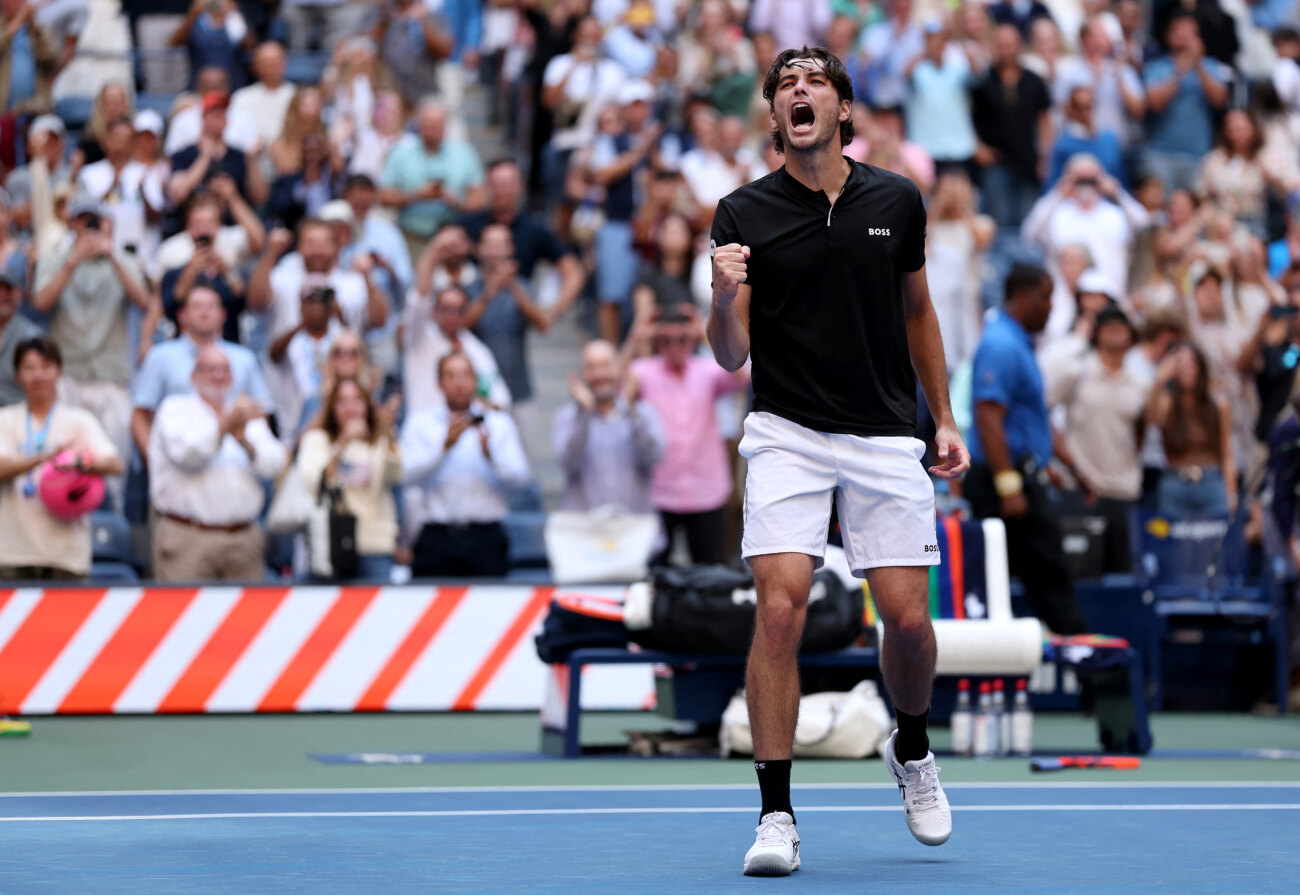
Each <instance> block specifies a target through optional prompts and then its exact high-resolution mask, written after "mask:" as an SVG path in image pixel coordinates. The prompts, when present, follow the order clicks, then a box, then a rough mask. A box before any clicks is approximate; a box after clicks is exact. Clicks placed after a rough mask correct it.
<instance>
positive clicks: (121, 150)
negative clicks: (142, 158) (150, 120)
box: [77, 118, 167, 258]
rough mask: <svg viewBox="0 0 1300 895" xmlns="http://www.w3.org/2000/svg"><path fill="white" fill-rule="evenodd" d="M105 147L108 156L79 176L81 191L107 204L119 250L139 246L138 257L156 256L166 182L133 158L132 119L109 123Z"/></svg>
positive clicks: (133, 126) (164, 202) (88, 167)
mask: <svg viewBox="0 0 1300 895" xmlns="http://www.w3.org/2000/svg"><path fill="white" fill-rule="evenodd" d="M102 145H103V148H104V157H103V158H102V159H100V160H99V161H97V162H92V163H91V164H89V165H86V166H85V167H84V168H82V169H81V173H79V174H78V175H77V192H78V193H79V194H81V195H83V196H88V197H89V198H91V199H94V200H96V201H98V202H103V203H104V208H105V210H106V211H107V213H108V216H109V217H110V218H112V219H113V246H114V248H115V249H116V250H118V251H122V250H123V249H125V248H126V247H127V246H135V252H136V253H137V256H138V257H140V258H150V257H153V255H154V253H155V252H156V251H157V250H158V244H159V243H160V242H161V241H162V235H161V232H160V230H159V228H158V225H159V222H160V221H161V219H162V213H163V210H164V207H165V206H166V201H167V200H166V198H165V197H164V195H163V183H162V181H161V180H159V179H158V177H157V176H150V171H149V169H148V168H147V167H146V166H145V165H143V164H141V163H140V162H137V161H135V160H133V159H132V157H131V156H132V153H133V150H134V148H135V125H133V124H132V123H131V120H130V119H129V118H117V119H114V120H113V121H110V122H108V124H107V125H106V126H105V131H104V140H103V144H102Z"/></svg>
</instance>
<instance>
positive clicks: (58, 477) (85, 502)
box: [39, 451, 104, 522]
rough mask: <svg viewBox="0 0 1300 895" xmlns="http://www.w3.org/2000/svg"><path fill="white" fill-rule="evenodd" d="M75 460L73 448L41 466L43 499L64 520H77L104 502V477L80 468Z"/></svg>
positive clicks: (40, 488) (56, 515) (48, 507)
mask: <svg viewBox="0 0 1300 895" xmlns="http://www.w3.org/2000/svg"><path fill="white" fill-rule="evenodd" d="M76 462H77V455H76V453H75V452H74V451H64V452H63V453H61V454H59V455H58V456H57V457H55V458H54V459H53V460H51V461H50V462H48V463H46V464H45V465H44V466H43V467H42V468H41V473H40V485H39V491H40V495H41V501H42V502H43V503H44V504H45V509H47V510H49V511H50V515H51V516H53V517H54V518H56V519H61V520H63V521H64V522H74V521H76V520H77V519H80V518H81V517H82V516H84V515H86V514H87V513H89V512H91V511H92V510H94V509H96V508H98V507H99V505H100V504H101V503H103V502H104V479H103V477H102V476H97V475H93V474H92V473H89V472H83V471H81V470H79V469H77V468H76V466H75V465H74V464H75V463H76ZM59 467H64V468H59Z"/></svg>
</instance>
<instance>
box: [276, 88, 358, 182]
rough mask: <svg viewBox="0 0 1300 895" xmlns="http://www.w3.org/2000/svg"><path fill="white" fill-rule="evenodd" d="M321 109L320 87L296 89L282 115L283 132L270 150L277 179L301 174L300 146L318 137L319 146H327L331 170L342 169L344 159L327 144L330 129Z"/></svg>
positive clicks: (301, 156)
mask: <svg viewBox="0 0 1300 895" xmlns="http://www.w3.org/2000/svg"><path fill="white" fill-rule="evenodd" d="M324 110H325V99H324V97H323V96H322V95H321V91H320V88H318V87H299V88H298V92H297V93H295V94H294V95H293V99H291V100H290V101H289V109H288V111H286V112H285V114H284V129H283V130H281V131H280V136H279V137H277V138H276V139H275V141H274V142H273V143H271V146H270V150H269V151H270V154H271V163H272V164H273V165H274V166H275V174H276V176H277V177H280V176H284V175H286V174H297V173H300V172H301V171H302V168H303V143H304V141H305V140H306V139H307V138H308V137H319V138H320V140H321V142H322V144H323V145H324V146H327V147H329V165H330V168H331V169H333V170H334V171H342V170H343V168H344V161H343V158H342V156H341V155H339V153H338V150H337V149H336V148H335V147H334V145H333V143H332V142H331V141H330V135H329V130H328V129H327V128H326V127H325V121H324V119H323V118H322V114H323V112H324Z"/></svg>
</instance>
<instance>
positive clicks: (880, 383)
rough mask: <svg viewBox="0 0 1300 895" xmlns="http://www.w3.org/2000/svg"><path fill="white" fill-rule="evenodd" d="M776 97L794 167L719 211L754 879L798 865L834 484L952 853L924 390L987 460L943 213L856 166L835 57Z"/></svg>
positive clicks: (944, 421)
mask: <svg viewBox="0 0 1300 895" xmlns="http://www.w3.org/2000/svg"><path fill="white" fill-rule="evenodd" d="M763 96H764V98H765V99H766V100H767V101H768V104H769V107H770V110H771V118H770V122H771V128H772V140H773V141H774V142H775V144H776V150H777V152H780V153H783V154H784V156H785V165H784V166H783V167H782V168H780V169H778V170H776V171H774V172H773V173H771V174H769V175H767V176H766V177H763V178H761V179H759V180H757V181H754V182H753V183H750V184H748V185H746V186H743V187H741V188H740V189H738V190H736V191H735V192H734V193H732V194H731V195H729V196H727V197H726V198H725V199H723V200H722V201H721V202H720V203H719V205H718V211H717V215H716V217H715V218H714V222H713V233H712V237H713V308H712V313H711V314H710V317H709V328H708V333H709V342H710V344H711V345H712V347H713V353H714V355H715V356H716V357H717V359H718V362H719V363H720V364H721V365H722V366H723V367H725V368H727V369H728V370H736V369H738V368H739V367H741V366H742V365H743V364H744V363H745V359H746V358H747V357H749V358H752V361H753V379H754V410H753V412H752V413H751V414H750V415H749V417H748V418H747V419H746V420H745V434H744V439H743V440H742V441H741V443H740V453H741V455H742V456H744V457H745V458H746V459H747V460H748V461H749V473H748V479H747V481H746V483H745V533H744V539H743V544H742V549H743V553H744V557H745V561H746V562H748V563H749V565H750V567H751V568H752V570H753V572H754V579H755V583H756V585H757V588H758V621H757V625H756V627H755V631H754V641H753V645H752V647H751V648H750V653H749V667H748V670H747V672H746V693H747V697H748V701H749V718H750V724H751V725H752V727H753V732H754V758H755V762H754V768H755V770H756V771H757V773H758V783H759V788H760V790H761V791H762V799H763V807H762V810H761V812H760V821H759V826H758V837H757V840H756V842H755V843H754V847H753V848H751V849H750V850H749V853H748V854H746V855H745V873H746V874H749V875H752V876H784V875H786V874H789V873H790V872H792V871H794V870H798V869H799V834H798V832H797V831H796V829H795V816H794V809H793V808H792V807H791V803H790V754H791V747H792V744H793V741H794V729H795V721H796V719H797V716H798V711H799V674H798V666H797V663H796V657H797V653H798V649H799V638H800V635H801V634H802V631H803V624H804V616H805V611H806V608H807V603H808V592H809V589H810V588H811V586H812V576H813V572H814V571H815V570H816V569H817V568H818V567H819V566H820V565H821V564H822V557H823V554H824V552H825V548H826V532H827V529H828V526H829V521H830V512H831V499H832V495H833V496H834V499H835V500H836V502H837V506H838V510H839V519H840V530H841V532H842V534H843V537H844V549H845V552H846V553H847V555H848V560H849V564H850V566H851V567H852V569H853V573H854V574H855V575H857V576H858V577H865V578H866V579H867V581H868V582H869V583H870V585H871V595H872V597H873V599H874V600H875V603H876V609H877V610H878V612H879V614H880V617H881V619H882V620H883V622H884V626H885V637H884V644H883V651H882V656H881V659H882V670H883V672H884V678H885V686H886V687H888V688H889V695H890V697H891V698H892V700H893V703H894V708H895V710H896V712H897V714H898V729H897V730H895V731H894V732H893V734H892V735H891V736H890V738H889V741H888V743H887V744H886V745H885V762H886V764H887V765H888V766H889V770H890V771H891V772H892V773H893V775H894V779H895V780H896V781H897V783H898V788H899V790H901V792H902V797H903V807H904V810H905V813H906V817H907V825H908V827H909V829H911V831H912V835H914V836H915V837H916V838H917V839H918V840H920V841H921V842H923V843H925V844H927V845H941V844H942V843H944V842H945V841H947V839H948V836H949V834H950V833H951V832H952V814H951V812H950V811H949V808H948V800H947V798H946V797H945V796H944V793H943V788H942V787H941V786H940V785H939V768H938V767H937V766H936V765H935V762H934V754H933V753H931V752H930V743H929V738H928V736H927V733H926V726H927V723H928V716H929V706H930V691H931V685H932V682H933V678H934V661H935V643H934V631H933V629H932V628H931V626H930V615H929V569H928V567H929V566H932V565H935V564H937V563H938V562H939V552H938V549H939V548H938V544H937V540H936V537H935V511H934V488H933V486H932V484H931V482H930V479H929V478H928V477H927V476H926V471H925V469H924V467H923V466H922V465H921V459H922V456H923V455H924V451H925V445H924V444H923V443H922V442H920V441H918V440H916V439H915V438H913V437H912V433H913V431H914V430H915V427H916V413H917V406H916V405H917V398H916V383H917V378H918V377H919V379H920V382H921V387H922V388H923V389H924V391H925V397H926V400H927V402H928V403H929V406H930V412H931V413H932V414H933V416H934V419H935V422H936V424H937V428H938V434H937V436H936V438H935V444H936V448H937V453H938V458H939V465H937V466H933V467H931V468H930V472H931V473H933V474H934V475H936V476H940V477H942V478H956V477H958V476H960V475H961V474H962V473H963V472H965V471H966V469H967V467H968V466H969V464H970V459H969V455H968V453H967V451H966V447H965V445H963V444H962V441H961V437H960V436H959V435H958V433H957V428H956V426H955V425H954V423H953V418H952V410H951V407H950V406H949V403H948V382H947V373H946V368H945V366H944V357H943V344H942V341H941V339H940V336H939V322H938V318H937V317H936V316H935V312H934V307H933V305H932V304H931V303H930V292H929V287H928V286H927V285H926V279H925V207H924V206H923V204H922V201H921V194H920V191H919V190H917V188H916V186H915V185H914V184H912V182H911V181H909V180H907V179H905V178H903V177H900V176H898V175H896V174H892V173H889V172H887V171H883V170H881V169H879V168H874V167H872V166H870V165H862V164H858V163H856V162H853V161H850V160H849V159H847V158H845V157H844V155H843V154H842V152H841V147H842V146H843V145H844V144H846V143H848V142H849V141H850V140H851V139H852V137H853V125H852V123H851V121H850V118H849V113H850V109H851V107H852V104H853V86H852V83H851V81H850V78H849V75H848V73H847V72H846V71H845V69H844V65H843V63H841V62H840V60H839V59H837V58H835V56H833V55H831V54H830V53H829V52H827V51H826V50H824V49H821V48H817V49H811V50H810V49H808V48H807V47H805V48H803V49H800V50H786V51H785V52H784V53H782V54H781V55H780V56H779V57H777V59H776V61H775V62H773V63H772V66H771V68H769V69H768V71H767V76H766V79H765V80H764V82H763Z"/></svg>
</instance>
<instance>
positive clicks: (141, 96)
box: [135, 92, 180, 121]
mask: <svg viewBox="0 0 1300 895" xmlns="http://www.w3.org/2000/svg"><path fill="white" fill-rule="evenodd" d="M179 95H180V94H177V93H170V92H167V93H137V94H136V95H135V108H136V111H138V112H143V111H144V110H145V109H152V110H153V111H155V112H157V113H158V114H159V115H161V116H162V118H163V121H166V120H167V116H168V115H169V114H170V113H171V110H172V103H174V102H176V97H177V96H179Z"/></svg>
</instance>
